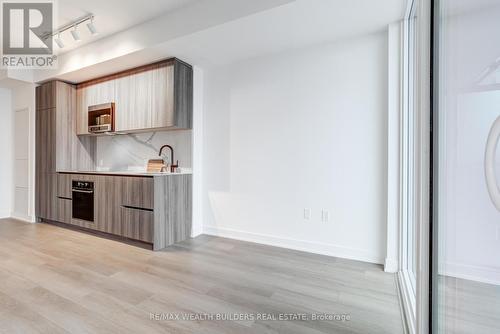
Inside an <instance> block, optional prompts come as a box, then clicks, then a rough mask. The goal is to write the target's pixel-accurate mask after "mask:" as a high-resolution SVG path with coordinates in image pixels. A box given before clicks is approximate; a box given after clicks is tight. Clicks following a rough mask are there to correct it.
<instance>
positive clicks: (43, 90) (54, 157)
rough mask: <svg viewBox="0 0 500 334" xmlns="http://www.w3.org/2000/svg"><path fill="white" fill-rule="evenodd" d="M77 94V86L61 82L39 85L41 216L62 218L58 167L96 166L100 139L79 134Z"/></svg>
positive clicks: (38, 201) (38, 193)
mask: <svg viewBox="0 0 500 334" xmlns="http://www.w3.org/2000/svg"><path fill="white" fill-rule="evenodd" d="M75 94H76V87H75V86H73V85H70V84H67V83H64V82H61V81H51V82H47V83H45V84H43V85H41V86H38V87H36V102H35V103H36V112H35V114H36V116H35V142H36V144H35V145H36V149H35V152H36V153H35V165H36V167H35V170H36V171H35V194H36V195H35V215H36V217H37V218H39V219H40V218H41V219H47V220H58V212H59V211H58V207H57V206H58V203H59V201H58V200H57V198H58V190H59V189H58V177H57V174H56V173H57V171H58V170H72V169H93V166H94V155H95V144H96V139H95V138H90V137H89V138H78V137H77V136H76V131H75V130H76V128H75V127H76V119H75V115H76V113H75V102H76V95H75ZM63 197H64V196H63Z"/></svg>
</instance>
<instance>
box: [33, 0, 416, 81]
mask: <svg viewBox="0 0 500 334" xmlns="http://www.w3.org/2000/svg"><path fill="white" fill-rule="evenodd" d="M108 1H109V2H110V3H115V5H116V3H118V2H120V3H123V4H124V5H123V6H121V9H120V11H119V12H120V13H121V14H120V13H117V14H116V18H118V17H119V16H125V17H126V16H127V15H126V14H127V13H130V12H131V11H133V10H134V9H133V8H132V7H133V6H135V5H131V6H132V7H130V8H126V4H131V3H135V2H139V1H138V0H135V1H134V0H126V1H118V0H107V1H102V2H105V3H106V5H103V4H99V2H97V1H96V0H90V1H87V2H85V6H86V7H87V8H88V9H87V10H88V11H92V12H93V13H95V14H96V25H97V27H98V29H99V30H101V31H103V34H100V35H99V36H100V38H102V37H104V34H105V33H108V34H112V31H115V32H117V30H116V29H119V24H118V23H114V24H111V23H110V27H109V28H106V26H105V25H101V23H98V21H97V17H98V16H100V17H101V18H102V19H104V20H105V18H106V17H111V18H113V16H114V14H113V10H114V9H109V10H108V11H109V12H107V14H106V10H105V8H104V7H105V6H108ZM203 1H204V0H187V1H181V0H174V1H170V0H167V1H160V0H143V1H142V2H151V3H155V2H161V3H162V4H163V7H162V8H163V9H164V10H168V8H170V9H171V10H175V9H173V8H175V5H177V6H182V5H187V4H188V2H189V4H193V2H199V3H202V2H203ZM209 1H213V2H210V3H209V5H210V6H211V7H215V9H214V10H215V11H216V12H217V13H220V12H221V11H223V10H224V9H226V8H225V7H224V8H219V7H221V6H224V5H223V3H224V2H223V1H216V0H209ZM232 1H236V0H232ZM239 1H241V3H246V2H245V1H247V0H239ZM263 1H264V2H265V1H268V0H263ZM60 2H64V3H65V4H66V5H68V6H69V4H70V3H71V2H76V0H60ZM256 2H257V1H255V3H256ZM167 3H168V4H169V6H166V4H167ZM241 3H240V6H241ZM252 3H253V2H252ZM92 4H96V7H95V8H92V7H91V6H92ZM97 4H99V5H97ZM217 4H219V7H217V6H216V5H217ZM75 7H78V5H75ZM137 7H142V6H137ZM405 7H406V0H377V1H373V0H349V1H345V0H291V1H283V2H282V4H281V5H276V6H273V7H270V8H268V9H263V10H260V11H254V12H253V13H250V14H246V15H244V16H241V17H235V18H233V19H231V20H226V21H224V22H220V23H217V24H212V25H211V26H208V27H204V28H201V29H198V30H197V31H192V32H188V33H185V34H180V35H178V36H175V37H170V38H168V37H165V38H164V39H160V40H159V41H157V42H156V43H155V44H154V45H150V46H147V47H144V48H142V49H140V50H136V51H134V52H131V53H128V54H123V53H122V54H119V55H117V56H116V57H111V58H108V59H107V60H105V61H101V62H94V63H92V64H85V66H80V67H79V68H74V69H71V70H70V71H59V72H58V73H53V74H51V75H49V73H46V74H43V76H42V77H41V78H38V82H40V81H42V80H49V79H52V78H58V79H61V80H67V81H70V82H81V81H84V80H88V79H92V78H95V77H98V76H101V75H105V74H109V73H113V72H117V71H120V70H123V69H127V68H131V67H134V66H139V65H142V64H147V63H150V62H153V61H156V60H159V59H163V58H167V57H178V58H180V59H183V60H185V61H187V62H189V63H191V64H193V65H197V66H199V67H202V68H209V67H214V66H220V65H225V64H229V63H234V62H238V61H241V60H244V59H248V58H253V57H259V56H262V55H267V54H273V53H280V52H286V51H288V50H292V49H300V48H304V47H307V46H312V45H315V44H321V43H333V42H336V41H340V40H346V39H349V38H354V37H356V36H362V35H366V34H370V33H375V32H382V31H386V29H387V26H388V24H390V23H392V22H396V21H399V20H401V19H402V18H403V16H404V12H405V9H406V8H405ZM177 8H180V7H177ZM72 10H73V11H74V13H75V16H78V14H82V15H83V11H81V12H78V13H77V11H76V9H74V8H73V9H72ZM141 10H142V9H138V12H139V14H138V15H136V16H134V20H132V19H130V20H129V21H126V22H128V24H133V23H132V22H137V21H139V19H138V17H139V16H141V17H142V18H145V17H147V15H151V16H153V15H154V13H152V12H151V11H150V10H144V12H141ZM68 11H69V10H67V11H66V12H68ZM61 12H62V11H61ZM99 12H101V14H99ZM155 12H157V10H155ZM180 12H181V11H177V12H175V13H173V14H175V15H177V14H178V13H180ZM190 13H191V15H202V14H200V13H198V11H195V12H193V11H191V12H190ZM163 14H165V13H163ZM175 15H174V16H172V15H171V16H168V17H169V19H168V20H169V21H171V22H177V21H179V22H184V21H185V19H186V17H183V19H182V20H179V19H178V18H175ZM204 15H205V16H206V14H204ZM80 16H81V15H80ZM161 17H163V16H161ZM116 21H120V20H116V19H115V22H116ZM120 24H122V26H124V25H125V22H121V23H120ZM176 28H177V23H175V24H174V26H170V28H168V29H176ZM106 29H108V30H106ZM113 29H114V30H113ZM82 30H83V29H82ZM127 31H131V32H132V31H136V33H130V34H128V35H127V36H132V37H130V38H137V36H143V35H144V34H148V35H152V34H159V35H163V36H164V35H167V34H168V32H163V33H162V32H161V31H158V28H155V29H153V28H151V27H150V25H149V24H146V27H144V25H137V26H135V27H132V28H130V29H129V30H127ZM138 32H140V33H138ZM121 38H122V37H121V36H120V35H113V36H112V35H108V36H107V38H104V39H103V40H102V41H96V42H95V44H94V45H93V46H90V45H89V47H87V48H82V49H81V50H78V49H77V50H75V51H74V52H71V53H68V55H67V58H68V59H94V58H95V56H96V53H100V52H102V51H99V50H102V45H108V46H109V45H117V44H119V43H122V42H125V41H122V40H121ZM127 38H128V37H127ZM130 38H129V39H130ZM126 42H127V43H133V42H134V41H133V40H127V41H126ZM82 44H83V42H82ZM82 44H80V45H82ZM99 44H101V48H99ZM106 50H107V51H109V50H108V49H106Z"/></svg>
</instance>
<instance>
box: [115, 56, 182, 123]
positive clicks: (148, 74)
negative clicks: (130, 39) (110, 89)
mask: <svg viewBox="0 0 500 334" xmlns="http://www.w3.org/2000/svg"><path fill="white" fill-rule="evenodd" d="M173 82H174V66H173V64H171V65H168V66H161V67H158V68H155V69H151V70H147V71H142V72H138V73H134V74H131V75H127V76H124V77H121V78H118V79H116V99H115V107H116V131H136V130H145V129H154V128H168V127H172V126H174V125H175V124H174V121H175V119H174V87H173Z"/></svg>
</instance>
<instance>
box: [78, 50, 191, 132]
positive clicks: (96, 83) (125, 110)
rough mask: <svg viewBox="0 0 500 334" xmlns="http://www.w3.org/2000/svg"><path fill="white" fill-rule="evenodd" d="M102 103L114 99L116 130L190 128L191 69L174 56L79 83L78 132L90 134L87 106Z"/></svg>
mask: <svg viewBox="0 0 500 334" xmlns="http://www.w3.org/2000/svg"><path fill="white" fill-rule="evenodd" d="M104 103H114V120H113V121H114V124H115V131H116V132H141V131H151V130H154V129H190V128H191V127H192V114H193V69H192V67H191V66H190V65H188V64H186V63H184V62H182V61H180V60H178V59H175V58H174V59H168V60H164V61H161V62H157V63H154V64H150V65H145V66H141V67H138V68H135V69H131V70H127V71H123V72H120V73H116V74H113V75H109V76H106V77H103V78H98V79H94V80H91V81H87V82H84V83H81V84H79V85H78V86H77V108H78V111H77V112H78V117H77V120H78V122H77V123H78V124H77V133H78V134H79V135H87V134H89V131H88V120H89V113H88V111H89V106H94V105H99V104H104Z"/></svg>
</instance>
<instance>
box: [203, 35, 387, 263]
mask: <svg viewBox="0 0 500 334" xmlns="http://www.w3.org/2000/svg"><path fill="white" fill-rule="evenodd" d="M204 85H205V94H204V96H205V105H204V117H203V119H204V129H203V134H204V148H203V150H204V152H203V154H204V161H203V162H204V163H203V166H204V191H203V196H204V232H205V233H208V234H215V235H221V236H228V237H233V238H239V239H243V240H249V241H256V242H262V243H267V244H273V245H278V246H284V247H289V248H295V249H301V250H306V251H311V252H317V253H322V254H329V255H333V256H340V257H346V258H353V259H359V260H364V261H369V262H375V263H383V260H384V258H385V254H386V247H385V239H386V205H387V202H386V201H387V200H386V198H387V197H386V196H387V193H386V191H387V190H386V189H387V34H386V32H381V33H378V34H373V35H368V36H364V37H360V38H357V39H350V40H349V41H347V42H339V43H335V44H330V45H325V44H323V45H321V46H316V47H310V48H307V49H301V50H295V51H289V52H286V53H282V54H276V55H269V56H266V57H261V58H257V59H253V60H249V61H245V62H243V63H238V64H234V65H231V66H226V67H223V68H217V69H213V70H211V71H207V72H206V73H205V83H204ZM304 208H311V209H312V216H311V219H310V220H304V218H303V210H304ZM323 209H324V210H328V211H329V212H330V221H329V222H322V221H321V210H323Z"/></svg>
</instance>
